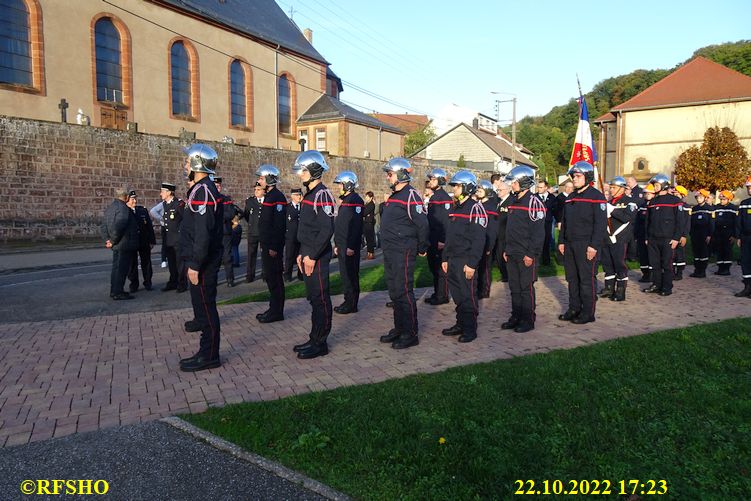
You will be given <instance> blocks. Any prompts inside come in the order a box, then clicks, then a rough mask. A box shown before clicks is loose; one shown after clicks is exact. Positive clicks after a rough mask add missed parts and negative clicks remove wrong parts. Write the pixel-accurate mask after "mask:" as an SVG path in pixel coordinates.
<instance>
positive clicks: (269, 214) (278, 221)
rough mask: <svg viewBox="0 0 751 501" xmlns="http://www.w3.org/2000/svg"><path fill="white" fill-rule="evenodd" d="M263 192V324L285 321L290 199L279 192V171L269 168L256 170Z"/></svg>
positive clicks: (259, 225)
mask: <svg viewBox="0 0 751 501" xmlns="http://www.w3.org/2000/svg"><path fill="white" fill-rule="evenodd" d="M256 176H258V184H259V185H260V186H261V188H262V189H263V193H264V195H263V208H262V209H261V219H260V220H259V224H258V228H259V234H260V235H259V236H260V238H259V240H260V243H261V266H262V267H263V276H264V277H265V278H266V285H267V286H268V288H269V295H270V299H269V308H268V310H266V311H265V312H263V313H261V314H259V315H256V319H258V321H259V322H261V323H262V324H267V323H271V322H278V321H280V320H284V276H283V275H284V270H283V268H284V240H285V237H286V230H287V198H286V197H285V196H284V194H283V193H282V192H281V191H279V189H278V188H277V184H279V169H277V168H276V167H275V166H273V165H270V164H266V165H261V166H260V167H258V169H257V170H256Z"/></svg>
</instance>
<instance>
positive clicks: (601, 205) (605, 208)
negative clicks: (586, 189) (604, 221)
mask: <svg viewBox="0 0 751 501" xmlns="http://www.w3.org/2000/svg"><path fill="white" fill-rule="evenodd" d="M607 205H608V204H600V210H603V211H605V210H607Z"/></svg>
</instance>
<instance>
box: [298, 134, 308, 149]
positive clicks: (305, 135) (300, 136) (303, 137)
mask: <svg viewBox="0 0 751 501" xmlns="http://www.w3.org/2000/svg"><path fill="white" fill-rule="evenodd" d="M298 134H299V139H300V141H302V140H305V145H304V146H303V147H302V148H300V149H301V150H302V151H307V150H309V149H310V141H309V140H308V129H300V132H299V133H298Z"/></svg>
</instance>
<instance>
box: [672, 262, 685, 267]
mask: <svg viewBox="0 0 751 501" xmlns="http://www.w3.org/2000/svg"><path fill="white" fill-rule="evenodd" d="M673 266H686V261H681V262H680V263H673Z"/></svg>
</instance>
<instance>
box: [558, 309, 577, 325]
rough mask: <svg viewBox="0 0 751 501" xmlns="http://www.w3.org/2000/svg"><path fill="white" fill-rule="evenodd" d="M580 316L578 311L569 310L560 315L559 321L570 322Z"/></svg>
mask: <svg viewBox="0 0 751 501" xmlns="http://www.w3.org/2000/svg"><path fill="white" fill-rule="evenodd" d="M578 316H579V312H578V311H575V310H571V309H569V310H566V313H563V314H561V315H558V320H565V321H566V322H570V321H572V320H573V319H575V318H576V317H578Z"/></svg>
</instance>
